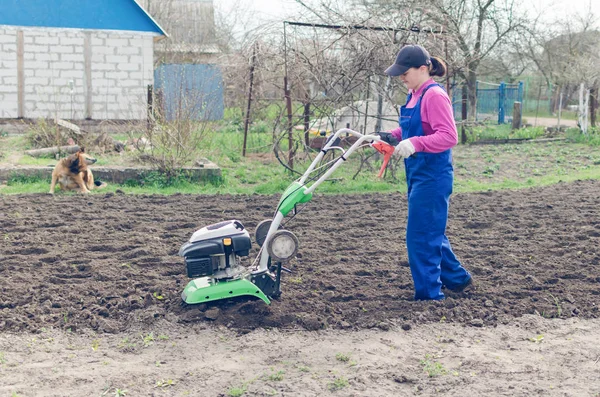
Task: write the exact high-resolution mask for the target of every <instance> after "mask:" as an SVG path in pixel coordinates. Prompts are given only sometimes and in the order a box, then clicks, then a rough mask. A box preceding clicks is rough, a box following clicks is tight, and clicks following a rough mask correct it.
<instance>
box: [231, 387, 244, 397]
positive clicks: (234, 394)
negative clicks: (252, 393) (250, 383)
mask: <svg viewBox="0 0 600 397" xmlns="http://www.w3.org/2000/svg"><path fill="white" fill-rule="evenodd" d="M244 393H246V385H243V386H241V387H232V388H231V389H229V391H228V392H227V395H228V396H230V397H241V396H243V395H244Z"/></svg>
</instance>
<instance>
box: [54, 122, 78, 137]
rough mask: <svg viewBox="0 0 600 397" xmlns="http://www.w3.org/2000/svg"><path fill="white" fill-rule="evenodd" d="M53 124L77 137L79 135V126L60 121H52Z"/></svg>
mask: <svg viewBox="0 0 600 397" xmlns="http://www.w3.org/2000/svg"><path fill="white" fill-rule="evenodd" d="M54 122H55V123H56V125H59V126H61V127H64V128H66V129H68V130H69V131H72V132H74V133H75V134H77V135H81V128H79V126H78V125H76V124H73V123H69V122H68V121H66V120H62V119H54Z"/></svg>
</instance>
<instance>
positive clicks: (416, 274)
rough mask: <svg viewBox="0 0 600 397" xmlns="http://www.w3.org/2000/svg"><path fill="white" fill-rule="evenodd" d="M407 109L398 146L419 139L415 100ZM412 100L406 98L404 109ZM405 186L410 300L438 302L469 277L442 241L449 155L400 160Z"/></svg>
mask: <svg viewBox="0 0 600 397" xmlns="http://www.w3.org/2000/svg"><path fill="white" fill-rule="evenodd" d="M434 86H439V85H438V84H431V85H429V86H427V87H426V88H425V89H424V90H423V93H422V94H421V97H420V98H419V100H418V102H417V104H416V105H415V107H413V108H407V107H406V105H404V106H402V108H401V110H400V119H399V123H400V127H402V140H404V139H408V138H411V137H414V136H423V135H425V134H424V132H423V126H422V124H421V123H422V122H421V100H422V99H423V96H424V95H425V93H426V92H427V90H428V89H430V88H431V87H434ZM411 97H412V94H411V95H409V96H408V99H407V101H406V103H407V104H408V103H409V101H410V99H411ZM404 165H405V169H406V181H407V184H408V221H407V224H406V248H407V250H408V262H409V264H410V271H411V273H412V277H413V280H414V283H415V299H417V300H423V299H444V294H443V293H442V291H441V289H442V286H445V287H446V288H448V289H450V290H452V289H455V288H458V287H461V286H463V285H464V284H465V283H467V282H468V281H469V279H470V277H471V275H470V274H469V272H467V271H466V270H465V269H464V268H463V267H462V266H461V264H460V262H459V261H458V259H456V256H455V255H454V252H452V248H451V247H450V242H449V241H448V238H447V237H446V223H447V221H448V201H449V198H450V194H451V193H452V182H453V178H454V169H453V168H452V151H451V150H450V149H448V150H446V151H444V152H441V153H425V152H419V153H416V154H414V155H413V156H411V157H409V158H407V159H405V160H404Z"/></svg>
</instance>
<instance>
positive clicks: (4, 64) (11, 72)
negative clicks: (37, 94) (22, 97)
mask: <svg viewBox="0 0 600 397" xmlns="http://www.w3.org/2000/svg"><path fill="white" fill-rule="evenodd" d="M17 112H18V95H17V34H16V31H10V30H9V29H5V28H3V27H2V26H0V118H13V117H17Z"/></svg>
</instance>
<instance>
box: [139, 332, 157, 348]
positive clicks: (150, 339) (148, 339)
mask: <svg viewBox="0 0 600 397" xmlns="http://www.w3.org/2000/svg"><path fill="white" fill-rule="evenodd" d="M142 340H143V342H144V347H148V346H150V345H152V344H154V333H153V332H150V333H149V334H148V335H146V336H143V335H142Z"/></svg>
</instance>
